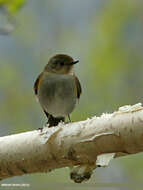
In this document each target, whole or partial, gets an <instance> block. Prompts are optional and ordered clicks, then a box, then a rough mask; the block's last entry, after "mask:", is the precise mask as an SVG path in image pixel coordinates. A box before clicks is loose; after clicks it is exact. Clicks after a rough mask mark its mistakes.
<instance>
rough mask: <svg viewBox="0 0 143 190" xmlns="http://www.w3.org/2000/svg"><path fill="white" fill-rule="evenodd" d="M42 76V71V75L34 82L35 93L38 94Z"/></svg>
mask: <svg viewBox="0 0 143 190" xmlns="http://www.w3.org/2000/svg"><path fill="white" fill-rule="evenodd" d="M41 76H42V73H40V75H39V76H38V77H37V79H36V81H35V83H34V93H35V95H36V96H37V94H38V87H39V84H40V80H41Z"/></svg>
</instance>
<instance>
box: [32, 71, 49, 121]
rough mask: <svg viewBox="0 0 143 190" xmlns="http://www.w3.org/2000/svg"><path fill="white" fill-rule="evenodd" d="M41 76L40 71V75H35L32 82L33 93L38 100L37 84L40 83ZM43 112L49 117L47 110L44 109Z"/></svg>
mask: <svg viewBox="0 0 143 190" xmlns="http://www.w3.org/2000/svg"><path fill="white" fill-rule="evenodd" d="M41 76H42V73H40V75H39V76H38V77H37V79H36V81H35V83H34V93H35V95H36V99H37V100H38V88H39V84H40V81H41ZM43 110H44V108H43ZM44 113H45V114H46V116H47V118H48V117H49V114H48V112H46V111H45V110H44Z"/></svg>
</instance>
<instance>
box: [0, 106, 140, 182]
mask: <svg viewBox="0 0 143 190" xmlns="http://www.w3.org/2000/svg"><path fill="white" fill-rule="evenodd" d="M142 151H143V107H142V106H141V104H136V105H134V106H124V107H121V108H119V110H118V111H117V112H114V113H112V114H102V116H100V117H96V116H95V117H93V118H92V119H87V120H85V121H80V122H75V123H69V124H63V123H60V124H59V126H57V127H52V128H48V127H45V128H44V129H43V131H42V132H41V131H40V130H35V131H31V132H26V133H21V134H15V135H10V136H5V137H0V179H5V178H8V177H13V176H19V175H23V174H26V173H27V174H29V173H36V172H48V171H51V170H53V169H56V168H62V167H70V168H73V169H72V171H71V178H72V179H73V180H74V181H75V182H82V181H83V180H87V179H89V178H90V175H91V173H92V171H93V169H95V168H96V167H97V166H107V165H108V163H109V161H110V160H111V159H113V158H116V157H119V156H124V155H128V154H135V153H138V152H142ZM75 166H76V167H75Z"/></svg>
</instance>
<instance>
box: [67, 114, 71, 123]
mask: <svg viewBox="0 0 143 190" xmlns="http://www.w3.org/2000/svg"><path fill="white" fill-rule="evenodd" d="M68 119H69V121H70V122H72V121H71V118H70V114H68Z"/></svg>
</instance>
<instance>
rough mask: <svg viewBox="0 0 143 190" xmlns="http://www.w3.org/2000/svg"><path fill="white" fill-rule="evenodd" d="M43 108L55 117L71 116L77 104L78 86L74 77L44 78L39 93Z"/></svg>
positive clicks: (56, 76)
mask: <svg viewBox="0 0 143 190" xmlns="http://www.w3.org/2000/svg"><path fill="white" fill-rule="evenodd" d="M38 97H39V101H40V104H41V106H42V107H43V108H44V109H45V110H46V111H47V112H48V113H49V114H51V115H53V116H55V117H60V116H66V115H68V114H70V113H71V112H72V111H73V109H74V107H75V104H76V86H75V79H74V76H72V75H57V74H49V75H47V76H44V77H43V79H42V81H41V85H40V88H39V91H38Z"/></svg>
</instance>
